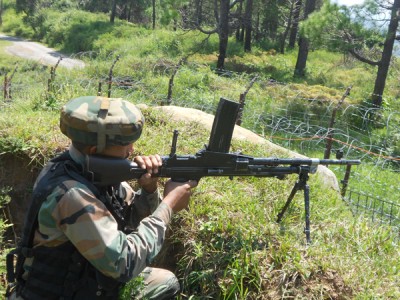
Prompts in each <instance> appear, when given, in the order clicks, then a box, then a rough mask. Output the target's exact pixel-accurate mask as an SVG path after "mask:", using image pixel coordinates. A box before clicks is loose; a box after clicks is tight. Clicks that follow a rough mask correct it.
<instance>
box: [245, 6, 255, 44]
mask: <svg viewBox="0 0 400 300" xmlns="http://www.w3.org/2000/svg"><path fill="white" fill-rule="evenodd" d="M252 17H253V0H247V1H246V11H245V29H246V30H245V38H244V51H246V52H250V51H251V32H252V28H253V26H252Z"/></svg>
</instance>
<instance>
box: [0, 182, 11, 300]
mask: <svg viewBox="0 0 400 300" xmlns="http://www.w3.org/2000/svg"><path fill="white" fill-rule="evenodd" d="M10 191H11V188H10V187H1V188H0V212H1V215H0V274H5V272H6V268H5V261H6V259H5V258H6V254H7V252H8V251H9V248H8V246H7V243H5V242H4V235H5V231H6V229H7V228H9V227H10V226H11V224H9V223H8V221H7V219H5V218H4V216H5V207H6V206H7V204H8V203H9V202H10V201H11V199H10V197H9V192H10ZM0 283H1V284H0V296H2V297H4V295H5V286H4V280H3V279H2V278H0Z"/></svg>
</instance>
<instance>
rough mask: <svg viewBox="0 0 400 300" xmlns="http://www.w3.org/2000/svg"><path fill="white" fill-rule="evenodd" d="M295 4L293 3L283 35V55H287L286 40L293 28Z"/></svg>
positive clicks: (281, 47)
mask: <svg viewBox="0 0 400 300" xmlns="http://www.w3.org/2000/svg"><path fill="white" fill-rule="evenodd" d="M294 7H295V6H294V2H292V4H291V7H290V12H289V18H288V21H287V25H286V27H285V30H284V32H283V33H282V38H281V46H280V52H281V54H285V44H286V38H287V36H288V34H289V31H290V28H291V27H292V19H293V11H294V9H295V8H294Z"/></svg>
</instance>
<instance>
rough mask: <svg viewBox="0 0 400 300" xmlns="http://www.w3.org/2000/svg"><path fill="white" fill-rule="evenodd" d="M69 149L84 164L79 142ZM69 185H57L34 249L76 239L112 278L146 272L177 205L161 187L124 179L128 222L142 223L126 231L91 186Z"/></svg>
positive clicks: (84, 252) (43, 211) (47, 202)
mask: <svg viewBox="0 0 400 300" xmlns="http://www.w3.org/2000/svg"><path fill="white" fill-rule="evenodd" d="M69 152H70V155H71V157H72V159H73V160H74V161H75V162H77V163H79V164H82V163H83V161H84V156H83V155H82V154H81V153H80V152H79V151H77V150H76V149H75V148H74V147H73V146H71V147H70V151H69ZM39 179H40V176H39V178H38V180H39ZM64 185H65V190H61V189H60V188H56V189H54V191H53V192H52V193H51V194H50V195H49V196H48V197H47V199H46V200H45V201H44V203H43V204H42V206H41V208H40V210H39V215H38V228H37V229H36V231H35V235H34V241H33V244H34V247H36V246H47V247H56V246H59V245H60V244H63V243H65V242H66V241H71V242H72V244H73V245H74V246H75V247H76V248H77V250H78V251H79V252H80V253H81V254H82V255H83V257H85V258H86V259H87V260H88V261H89V262H90V263H91V264H92V265H93V266H94V267H95V268H96V269H97V270H99V271H100V272H102V273H103V274H104V275H106V276H109V277H112V278H115V279H117V280H121V281H127V280H129V279H130V278H133V277H136V276H137V275H138V274H139V273H141V272H142V271H143V269H144V268H145V267H146V266H147V265H148V264H149V263H150V262H151V260H152V259H153V258H154V257H155V256H156V255H157V253H158V252H159V250H160V249H161V246H162V244H163V241H164V236H165V231H166V226H167V224H168V223H169V221H170V219H171V216H172V210H171V208H170V207H169V206H168V205H166V204H164V203H160V200H161V199H160V196H159V193H158V191H156V192H155V193H153V194H148V193H146V192H145V191H143V190H139V191H138V192H136V193H135V192H134V191H133V190H132V188H131V187H130V186H129V185H128V184H127V183H122V185H123V187H124V189H125V193H124V194H125V197H124V199H125V202H126V203H127V205H128V207H129V208H130V209H128V210H127V211H128V215H127V216H125V220H127V221H128V224H129V223H130V225H136V224H138V226H137V227H136V229H135V230H134V231H133V232H131V233H130V234H125V233H124V232H122V231H120V230H118V224H117V222H116V220H115V219H114V217H113V216H112V215H111V213H110V211H109V210H108V209H107V208H106V207H105V205H104V204H103V202H101V201H100V200H99V199H97V198H96V197H95V196H94V194H93V193H92V192H91V190H90V189H89V188H88V187H86V186H85V185H83V184H82V183H80V182H77V181H75V180H72V179H71V180H69V181H67V182H64ZM71 220H72V221H71ZM30 264H32V261H31V258H27V260H26V261H25V265H24V269H25V270H29V265H30ZM24 277H25V276H24Z"/></svg>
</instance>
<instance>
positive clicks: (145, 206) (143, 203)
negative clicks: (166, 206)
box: [122, 182, 161, 228]
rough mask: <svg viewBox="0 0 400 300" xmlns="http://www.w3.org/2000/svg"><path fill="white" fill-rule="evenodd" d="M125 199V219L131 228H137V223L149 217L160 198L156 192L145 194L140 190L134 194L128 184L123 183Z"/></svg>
mask: <svg viewBox="0 0 400 300" xmlns="http://www.w3.org/2000/svg"><path fill="white" fill-rule="evenodd" d="M122 186H123V187H124V188H125V193H126V195H127V198H128V199H126V200H125V202H126V203H127V204H128V209H127V211H126V213H125V218H126V220H127V222H128V224H130V225H131V226H132V227H133V228H136V227H137V226H139V223H140V221H141V220H143V219H144V218H146V217H148V216H149V215H151V214H152V213H153V212H154V211H155V210H156V209H157V207H158V205H159V204H160V203H161V196H160V193H159V191H158V190H156V191H155V192H154V193H147V192H146V191H145V190H143V189H140V190H138V191H137V192H134V191H133V190H132V188H131V187H130V186H129V184H128V183H126V182H123V183H122Z"/></svg>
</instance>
